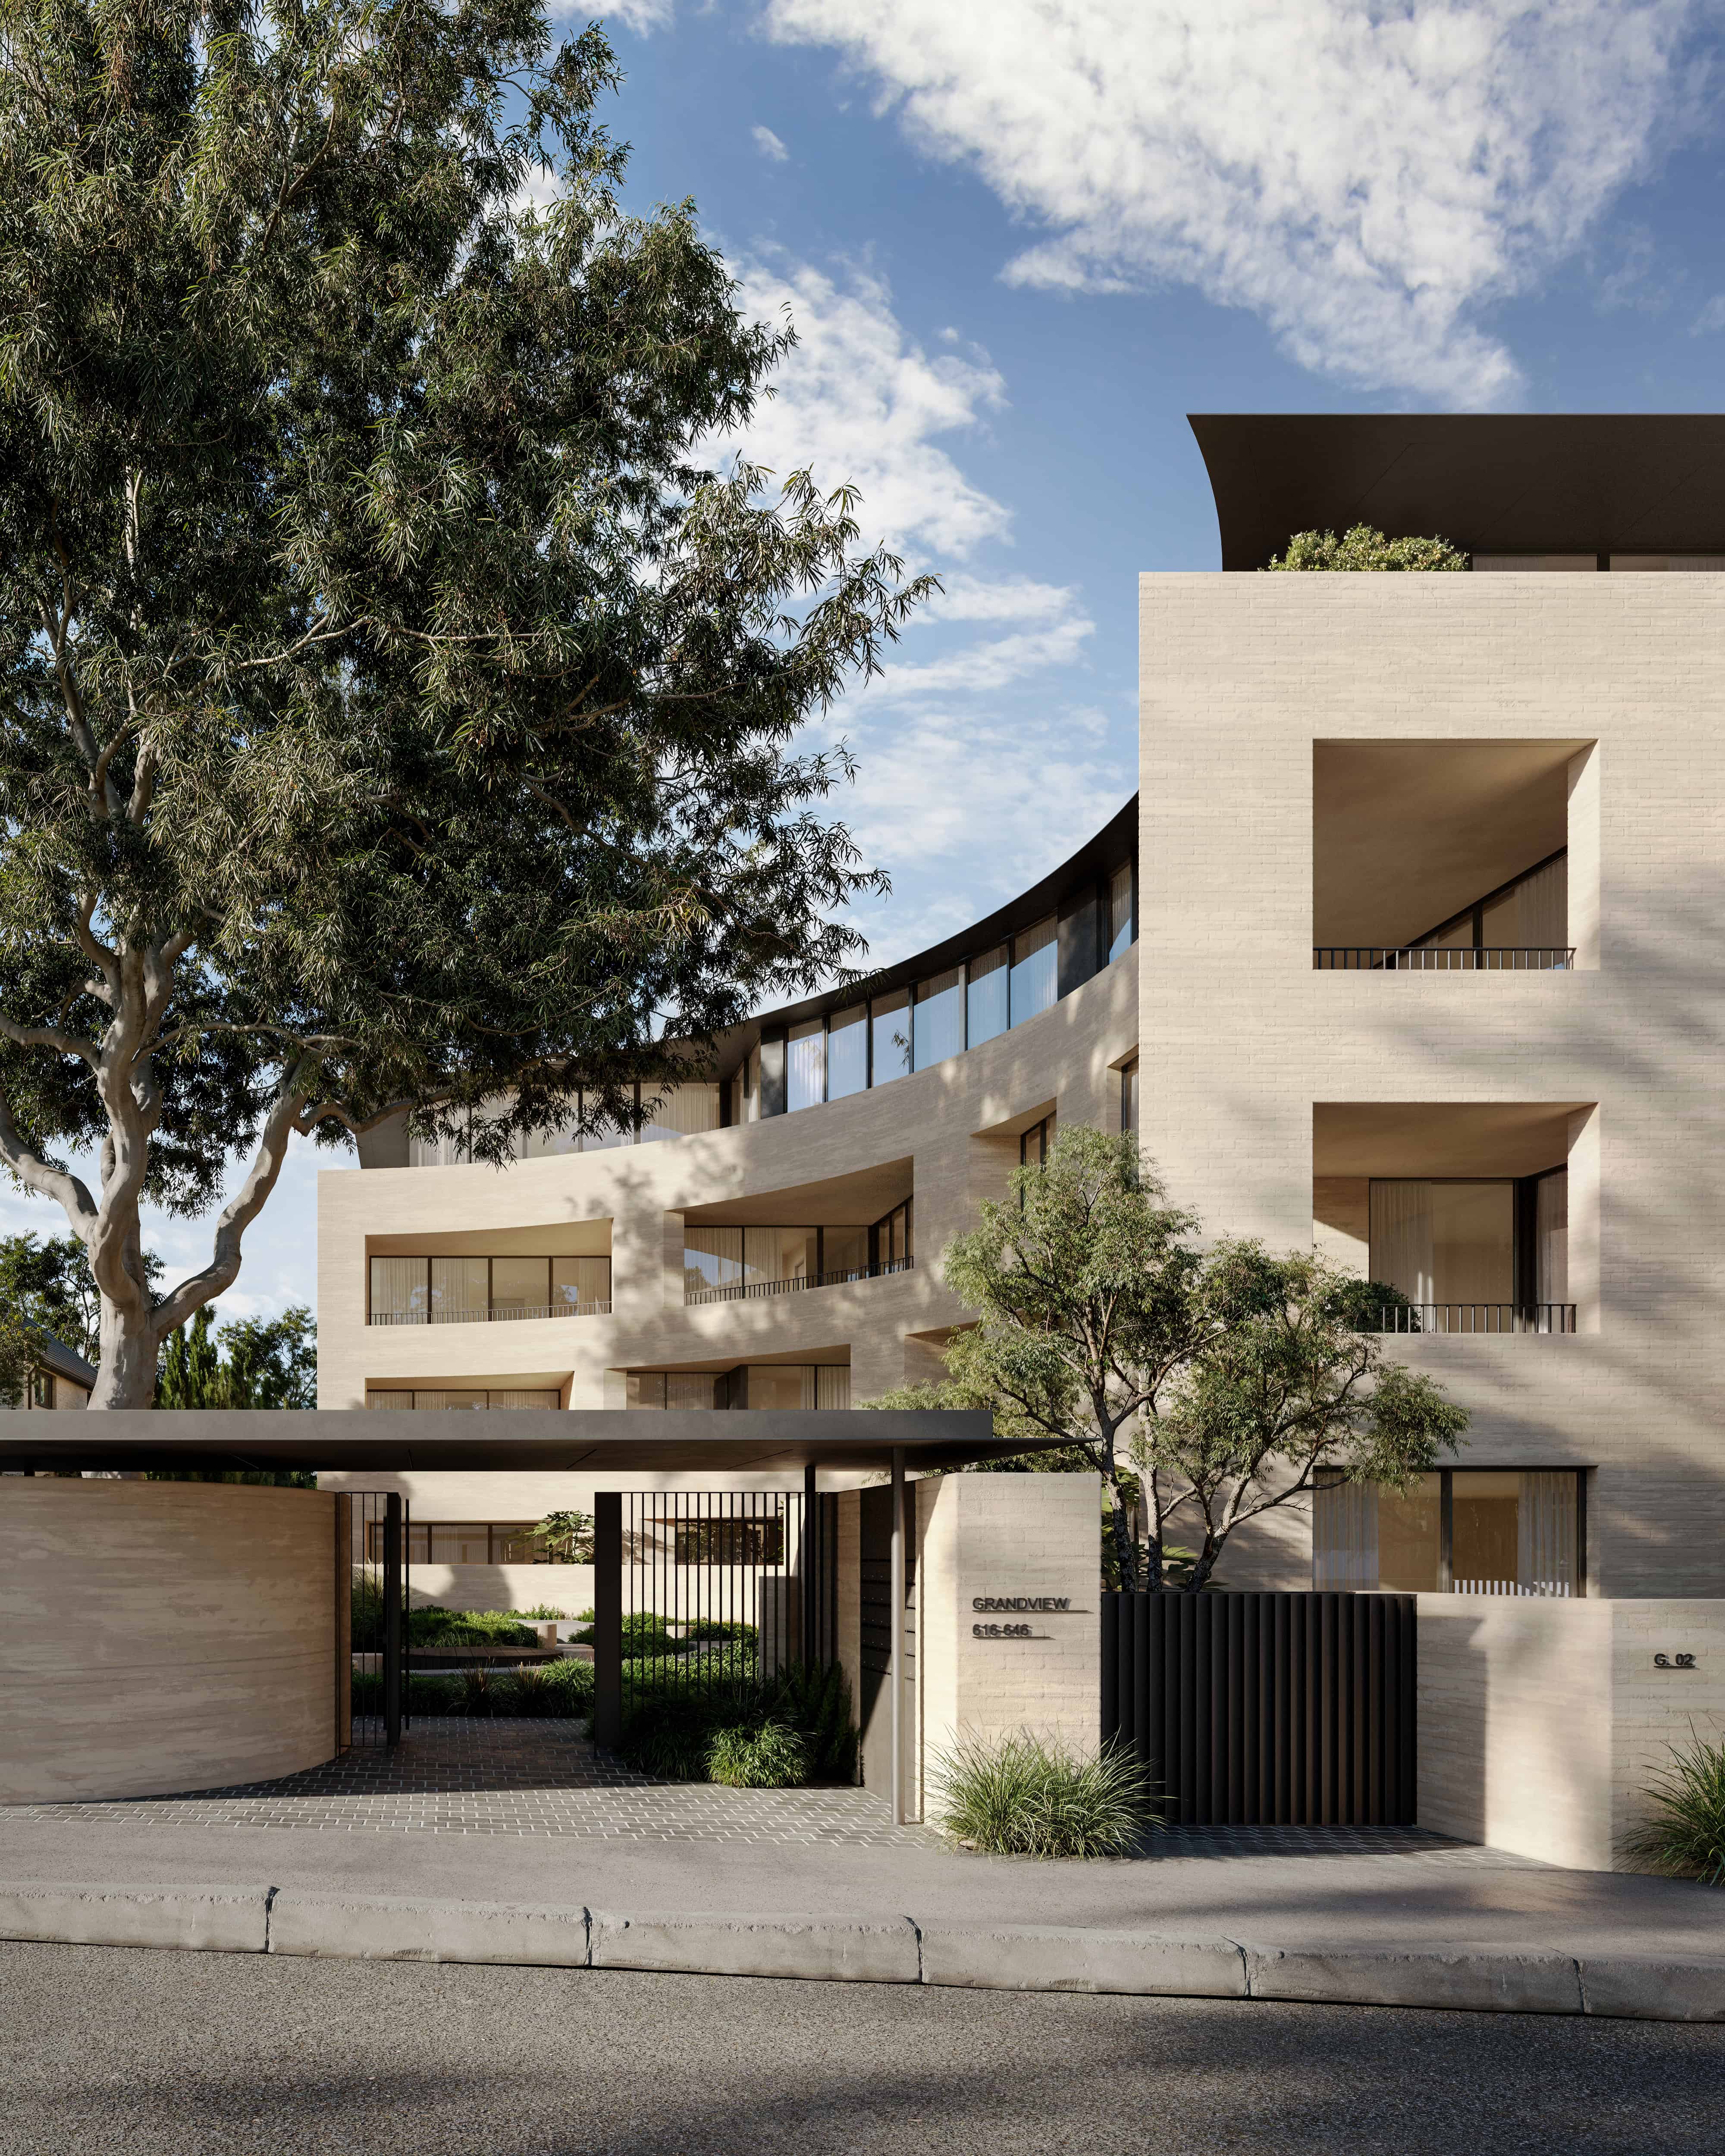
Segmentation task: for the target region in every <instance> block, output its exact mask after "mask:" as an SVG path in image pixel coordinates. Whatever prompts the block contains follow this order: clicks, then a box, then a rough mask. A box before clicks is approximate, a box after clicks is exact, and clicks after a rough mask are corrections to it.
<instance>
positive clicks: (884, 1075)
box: [869, 988, 911, 1086]
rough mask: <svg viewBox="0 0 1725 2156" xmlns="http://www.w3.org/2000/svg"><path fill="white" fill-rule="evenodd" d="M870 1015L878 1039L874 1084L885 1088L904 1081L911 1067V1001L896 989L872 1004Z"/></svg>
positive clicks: (874, 1044) (874, 1045) (874, 1048)
mask: <svg viewBox="0 0 1725 2156" xmlns="http://www.w3.org/2000/svg"><path fill="white" fill-rule="evenodd" d="M869 1012H870V1033H871V1034H873V1036H874V1038H873V1068H872V1072H871V1076H870V1082H871V1083H872V1084H874V1085H876V1086H884V1085H886V1083H887V1082H888V1081H889V1080H891V1079H894V1078H902V1077H903V1076H904V1075H905V1073H906V1071H907V1070H909V1069H910V1067H911V1004H910V998H909V997H908V996H907V995H906V993H905V991H904V990H903V989H902V988H898V989H896V990H895V991H894V993H892V994H891V995H890V996H882V997H881V998H880V999H879V1000H878V1001H877V1002H875V1003H872V1004H870V1006H869Z"/></svg>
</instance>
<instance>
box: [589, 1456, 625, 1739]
mask: <svg viewBox="0 0 1725 2156" xmlns="http://www.w3.org/2000/svg"><path fill="white" fill-rule="evenodd" d="M622 1738H623V1492H622V1491H620V1490H596V1491H594V1492H593V1743H595V1744H597V1745H598V1746H600V1747H601V1748H603V1750H606V1751H614V1750H615V1748H616V1747H617V1746H618V1744H619V1743H621V1741H622Z"/></svg>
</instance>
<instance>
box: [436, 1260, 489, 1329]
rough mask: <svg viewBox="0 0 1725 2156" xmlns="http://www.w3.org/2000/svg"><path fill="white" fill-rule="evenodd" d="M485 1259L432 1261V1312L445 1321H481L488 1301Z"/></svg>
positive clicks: (487, 1264)
mask: <svg viewBox="0 0 1725 2156" xmlns="http://www.w3.org/2000/svg"><path fill="white" fill-rule="evenodd" d="M489 1268H490V1260H489V1259H485V1258H434V1259H433V1260H432V1261H431V1308H432V1312H433V1315H434V1317H440V1318H443V1319H445V1320H449V1319H454V1320H456V1321H457V1322H459V1319H461V1318H462V1317H484V1316H485V1310H486V1306H487V1302H488V1300H489V1297H488V1279H487V1275H488V1271H489Z"/></svg>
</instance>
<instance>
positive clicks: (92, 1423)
mask: <svg viewBox="0 0 1725 2156" xmlns="http://www.w3.org/2000/svg"><path fill="white" fill-rule="evenodd" d="M900 1446H902V1447H903V1449H904V1455H905V1466H906V1468H907V1469H910V1470H912V1471H914V1470H916V1469H918V1468H923V1469H928V1468H937V1467H967V1466H971V1465H972V1464H973V1463H974V1462H975V1461H977V1460H995V1459H1005V1458H1008V1457H1010V1456H1011V1455H1014V1454H1015V1453H1024V1452H1034V1451H1040V1450H1043V1449H1044V1445H1043V1444H1042V1443H1040V1442H1038V1441H1035V1440H1013V1439H1005V1438H999V1437H997V1436H996V1435H994V1425H993V1417H992V1416H991V1415H989V1414H986V1413H983V1412H973V1411H971V1410H969V1409H963V1410H960V1409H915V1410H906V1411H890V1410H886V1409H883V1410H881V1411H880V1412H879V1413H876V1412H874V1411H873V1410H870V1409H832V1410H829V1411H827V1412H825V1413H821V1412H818V1411H814V1410H811V1411H810V1412H809V1413H807V1414H804V1413H801V1412H797V1411H793V1410H791V1409H768V1408H755V1409H749V1408H732V1409H712V1408H688V1409H645V1410H643V1409H636V1410H634V1411H633V1412H629V1411H626V1410H622V1409H542V1410H535V1409H496V1410H488V1411H486V1412H485V1413H479V1412H472V1413H466V1414H464V1413H462V1412H460V1411H459V1410H454V1411H452V1410H450V1409H428V1410H424V1411H422V1412H415V1413H407V1412H403V1411H398V1410H389V1411H387V1412H386V1411H384V1410H382V1409H311V1410H306V1409H250V1410H235V1409H203V1410H198V1409H189V1410H182V1409H174V1410H164V1409H153V1410H151V1409H142V1410H131V1409H120V1410H115V1409H109V1410H105V1411H100V1412H97V1413H95V1414H90V1413H89V1412H88V1411H86V1412H85V1413H84V1414H76V1413H74V1412H71V1411H67V1412H65V1413H61V1414H43V1413H35V1414H11V1415H0V1470H4V1469H11V1470H13V1471H17V1470H18V1469H20V1468H31V1469H37V1470H41V1471H54V1470H56V1469H58V1470H62V1471H64V1470H72V1471H108V1472H112V1471H114V1470H116V1469H119V1470H121V1471H126V1470H128V1469H130V1470H132V1471H137V1470H139V1469H144V1468H204V1469H209V1470H220V1471H229V1470H233V1469H235V1468H242V1469H243V1468H263V1469H280V1468H289V1467H297V1468H311V1469H321V1470H325V1471H329V1472H331V1473H334V1472H336V1471H346V1472H349V1473H351V1472H352V1471H355V1470H356V1469H357V1470H360V1471H366V1470H372V1471H377V1472H380V1473H387V1474H392V1475H404V1474H430V1473H434V1472H436V1471H438V1470H439V1469H443V1468H459V1469H463V1470H467V1471H471V1470H473V1469H475V1468H480V1469H484V1468H493V1469H498V1470H503V1469H516V1470H520V1469H536V1470H538V1471H547V1472H555V1473H567V1474H578V1475H584V1476H593V1475H598V1476H604V1475H612V1474H616V1475H641V1474H648V1475H701V1474H726V1475H730V1474H750V1475H770V1474H789V1473H793V1472H796V1471H801V1470H802V1469H803V1468H805V1467H834V1468H838V1467H844V1468H884V1467H890V1466H891V1465H892V1455H893V1453H894V1451H895V1450H896V1449H897V1448H898V1447H900Z"/></svg>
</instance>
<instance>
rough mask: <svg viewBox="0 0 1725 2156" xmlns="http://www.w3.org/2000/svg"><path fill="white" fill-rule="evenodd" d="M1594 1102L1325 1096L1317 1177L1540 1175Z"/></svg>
mask: <svg viewBox="0 0 1725 2156" xmlns="http://www.w3.org/2000/svg"><path fill="white" fill-rule="evenodd" d="M1592 1106H1594V1103H1593V1102H1592V1101H1317V1102H1316V1103H1314V1105H1313V1107H1312V1173H1313V1174H1314V1175H1318V1176H1327V1175H1336V1176H1373V1175H1376V1176H1409V1177H1418V1176H1428V1175H1459V1176H1468V1175H1537V1174H1538V1173H1539V1172H1540V1170H1541V1169H1543V1168H1558V1167H1560V1166H1561V1165H1562V1164H1563V1161H1564V1159H1565V1158H1567V1157H1568V1151H1569V1118H1570V1117H1571V1116H1574V1115H1578V1114H1582V1113H1584V1112H1585V1111H1587V1110H1588V1109H1589V1108H1590V1107H1592Z"/></svg>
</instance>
